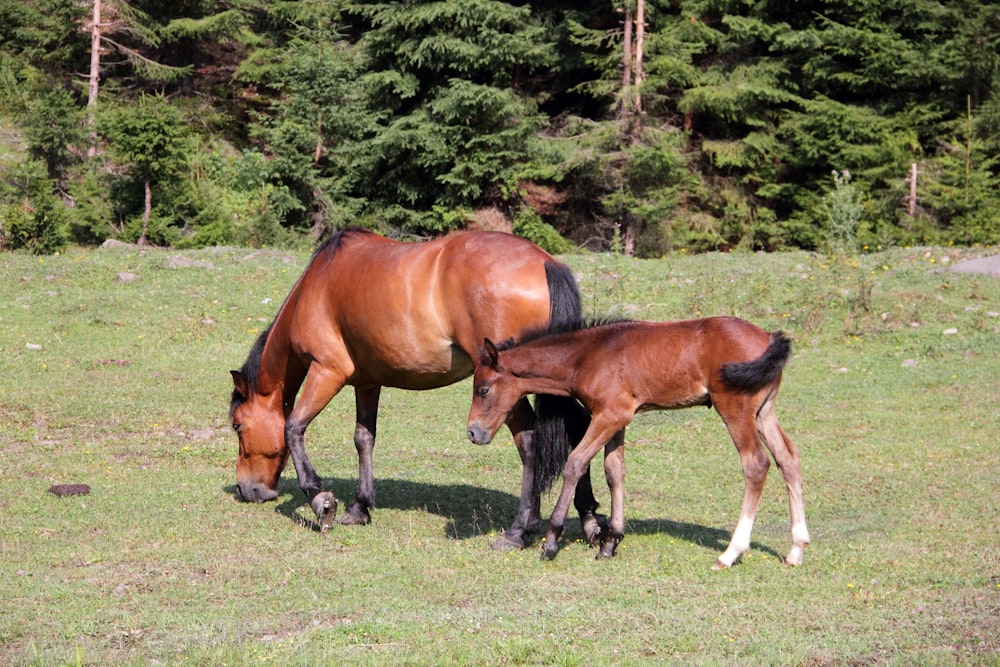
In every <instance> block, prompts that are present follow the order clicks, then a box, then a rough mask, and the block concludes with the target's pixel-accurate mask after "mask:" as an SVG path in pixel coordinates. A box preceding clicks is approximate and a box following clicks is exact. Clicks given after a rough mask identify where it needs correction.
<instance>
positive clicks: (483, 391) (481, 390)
mask: <svg viewBox="0 0 1000 667" xmlns="http://www.w3.org/2000/svg"><path fill="white" fill-rule="evenodd" d="M476 393H477V394H479V398H486V395H487V394H489V393H490V388H489V387H488V386H486V385H483V386H482V387H480V388H479V389H477V390H476Z"/></svg>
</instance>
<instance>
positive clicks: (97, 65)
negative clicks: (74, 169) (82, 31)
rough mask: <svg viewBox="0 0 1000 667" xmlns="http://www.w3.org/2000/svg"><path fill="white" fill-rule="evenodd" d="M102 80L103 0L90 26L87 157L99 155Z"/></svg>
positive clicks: (97, 7)
mask: <svg viewBox="0 0 1000 667" xmlns="http://www.w3.org/2000/svg"><path fill="white" fill-rule="evenodd" d="M100 80H101V0H94V16H93V24H92V25H91V26H90V77H89V85H88V87H87V125H88V126H90V146H89V147H88V148H87V157H94V155H95V154H96V153H97V129H96V127H95V125H96V122H95V121H96V118H95V116H96V114H97V89H98V85H99V84H100Z"/></svg>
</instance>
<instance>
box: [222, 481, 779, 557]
mask: <svg viewBox="0 0 1000 667" xmlns="http://www.w3.org/2000/svg"><path fill="white" fill-rule="evenodd" d="M324 482H325V484H324V486H325V488H326V489H328V490H330V491H332V492H333V494H334V496H336V497H337V499H338V500H339V501H340V503H341V505H340V508H339V509H338V514H339V513H340V512H343V509H344V506H345V504H346V503H349V502H350V501H351V500H352V499H353V498H354V492H355V489H356V485H357V481H356V480H354V479H342V478H327V479H325V480H324ZM376 488H377V507H376V509H374V510H372V521H379V520H380V518H379V509H393V510H418V511H424V512H430V513H432V514H436V515H438V516H441V517H443V518H445V519H447V522H448V523H447V525H446V526H445V534H446V536H447V537H449V538H451V539H455V540H467V539H471V538H476V537H482V536H483V535H487V534H489V533H493V532H495V533H499V532H500V531H502V530H503V529H504V528H506V527H507V526H508V525H509V523H510V521H511V520H512V519H513V518H514V514H515V512H516V511H517V501H518V499H517V496H515V495H513V494H510V493H504V492H502V491H497V490H495V489H486V488H483V487H480V486H472V485H469V484H431V483H428V482H413V481H410V480H403V479H392V478H381V479H378V480H377V481H376ZM224 490H225V492H226V493H229V494H235V493H236V486H235V485H228V486H226V487H225V488H224ZM278 492H279V495H278V501H277V502H278V504H277V505H276V506H275V507H274V511H276V512H278V513H279V514H281V515H283V516H286V517H288V518H289V519H290V520H292V521H293V522H295V523H298V524H305V525H308V526H310V527H311V528H312V529H313V530H316V531H319V526H318V525H317V524H315V523H314V522H313V521H312V520H311V516H310V515H311V511H310V510H309V508H308V505H307V503H306V499H305V496H304V495H303V494H302V492H301V491H300V490H299V487H298V484H297V483H296V481H295V479H294V478H282V479H281V481H280V482H279V484H278ZM542 504H543V505H545V500H544V499H543V502H542ZM604 510H606V507H604V506H603V505H602V507H601V511H604ZM543 516H546V517H547V513H546V514H543ZM338 528H339V527H338ZM543 532H544V528H543ZM625 534H626V536H627V535H630V534H631V535H667V536H669V537H673V538H675V539H678V540H682V541H684V542H690V543H692V544H697V545H699V546H702V547H705V548H706V549H709V550H713V551H717V552H719V553H722V552H723V551H724V550H725V548H726V547H727V546H728V545H729V540H730V538H731V537H732V533H731V532H730V531H728V530H722V529H719V528H711V527H708V526H703V525H700V524H695V523H686V522H683V521H671V520H670V519H627V522H626V528H625ZM563 536H564V538H565V539H567V540H574V539H580V538H582V536H583V532H582V530H581V528H580V523H579V521H577V520H576V517H575V515H574V514H573V513H572V512H571V515H570V519H569V520H568V521H567V523H566V531H565V533H564V534H563ZM540 537H541V535H533V536H531V539H530V540H528V542H529V543H531V542H534V541H537V540H538V539H539V538H540ZM751 548H752V549H753V550H754V551H756V552H759V553H766V554H771V555H773V556H775V557H776V558H778V559H781V558H782V556H781V554H779V553H778V552H777V551H775V550H774V549H773V548H771V547H768V546H765V545H762V544H760V543H758V542H752V543H751Z"/></svg>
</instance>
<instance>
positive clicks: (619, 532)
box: [597, 429, 625, 558]
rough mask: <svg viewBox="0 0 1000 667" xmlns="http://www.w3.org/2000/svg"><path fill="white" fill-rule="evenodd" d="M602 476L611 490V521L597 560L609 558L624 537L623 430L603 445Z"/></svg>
mask: <svg viewBox="0 0 1000 667" xmlns="http://www.w3.org/2000/svg"><path fill="white" fill-rule="evenodd" d="M604 476H605V478H606V479H607V480H608V488H609V489H610V490H611V521H610V522H609V523H608V532H607V534H606V535H605V536H604V540H603V544H601V550H600V551H599V552H598V554H597V557H598V558H611V557H612V556H614V555H615V549H617V548H618V544H619V543H620V542H621V541H622V538H624V537H625V429H622V430H620V431H618V432H617V433H615V434H614V436H613V437H612V438H611V439H610V440H608V444H606V445H604Z"/></svg>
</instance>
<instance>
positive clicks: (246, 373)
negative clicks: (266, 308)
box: [229, 227, 373, 415]
mask: <svg viewBox="0 0 1000 667" xmlns="http://www.w3.org/2000/svg"><path fill="white" fill-rule="evenodd" d="M372 233H373V232H372V231H371V230H368V229H363V228H361V227H347V228H345V229H341V230H338V231H336V232H334V233H333V234H331V235H330V237H329V238H328V239H327V240H326V241H324V242H323V243H322V244H321V245H320V246H319V247H318V248H316V252H314V253H313V255H312V257H311V258H310V259H309V264H308V266H306V270H305V271H303V272H302V275H305V274H306V273H308V271H309V269H310V268H311V267H312V265H313V263H314V262H315V261H316V258H317V257H320V256H321V255H326V256H328V257H327V259H332V258H333V256H334V255H335V254H336V253H337V250H339V249H340V247H341V245H342V244H343V241H344V238H345V237H350V236H356V235H359V234H372ZM299 280H302V278H301V277H300V278H299ZM295 284H296V286H297V285H298V282H296V283H295ZM294 291H295V287H292V289H291V290H289V292H288V296H286V297H285V302H286V303H287V302H288V298H289V297H290V296H291V295H292V293H293V292H294ZM284 307H285V306H284V304H282V306H281V308H279V309H278V312H279V313H280V312H281V309H282V308H284ZM275 319H277V315H275ZM273 327H274V321H272V322H271V323H270V324H269V325H268V326H267V329H265V330H264V331H263V333H261V334H260V336H258V337H257V340H256V341H255V342H254V344H253V347H251V348H250V354H249V355H247V360H246V361H245V362H243V367H242V368H240V374H241V375H242V376H243V379H245V380H246V383H247V386H248V387H249V388H250V391H256V390H257V387H258V386H259V385H260V361H261V357H262V356H263V355H264V346H265V345H266V344H267V338H268V336H270V335H271V329H272V328H273ZM247 398H248V397H247V396H244V395H243V394H241V393H240V392H238V391H235V390H234V391H233V395H232V399H231V400H230V404H229V414H230V415H232V414H233V412H235V411H236V408H238V407H240V405H242V404H243V403H244V402H246V400H247Z"/></svg>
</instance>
